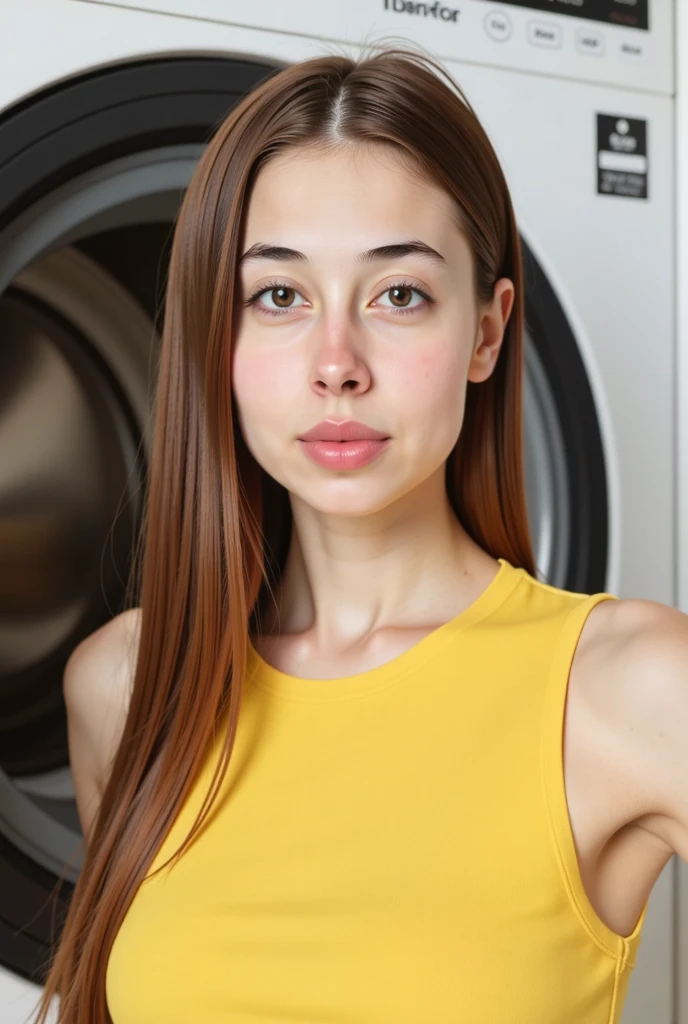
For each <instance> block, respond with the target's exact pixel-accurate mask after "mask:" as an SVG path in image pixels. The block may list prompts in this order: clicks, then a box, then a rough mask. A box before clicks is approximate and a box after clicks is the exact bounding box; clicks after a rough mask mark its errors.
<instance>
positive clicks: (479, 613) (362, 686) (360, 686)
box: [246, 558, 522, 703]
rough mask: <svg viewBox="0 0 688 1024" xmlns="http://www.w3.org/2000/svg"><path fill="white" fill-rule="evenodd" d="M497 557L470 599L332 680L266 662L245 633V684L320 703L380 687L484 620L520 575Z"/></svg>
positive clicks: (400, 676)
mask: <svg viewBox="0 0 688 1024" xmlns="http://www.w3.org/2000/svg"><path fill="white" fill-rule="evenodd" d="M497 561H498V562H499V563H500V564H499V569H498V570H497V572H496V573H495V575H494V576H493V578H492V580H491V581H490V583H488V585H487V587H486V588H485V589H484V590H483V591H482V593H481V594H479V595H478V597H477V598H476V599H475V601H473V603H472V604H470V605H468V607H467V608H464V609H463V611H461V612H459V614H458V615H456V616H455V617H454V618H453V619H450V620H449V621H448V622H445V623H443V624H442V625H441V626H438V627H437V628H436V629H433V630H432V632H430V633H428V634H427V635H426V636H424V637H423V638H422V639H421V640H419V641H418V642H417V643H415V644H414V645H413V646H412V647H410V648H409V649H408V650H406V651H403V652H402V653H401V654H399V655H397V657H396V658H392V660H391V661H388V662H386V663H385V664H384V665H378V666H377V668H372V669H368V671H366V672H358V673H356V674H355V675H350V676H339V677H337V678H335V679H305V678H303V677H302V676H292V675H289V674H288V673H286V672H282V671H281V670H280V669H278V668H275V667H274V666H273V665H270V664H269V663H268V662H267V661H265V659H264V658H263V657H262V655H260V654H259V653H258V651H257V650H256V649H255V647H254V646H253V644H252V642H251V639H250V637H249V639H248V654H247V664H246V686H249V685H255V686H257V687H258V688H259V689H261V690H264V691H267V692H269V693H271V694H273V695H275V696H278V697H283V698H285V699H287V700H295V701H314V702H320V703H324V702H326V701H337V700H349V699H351V698H354V697H361V696H363V695H365V694H368V693H373V692H375V691H376V690H380V689H384V688H385V687H387V686H389V685H390V684H391V683H394V682H396V681H397V680H398V679H401V678H402V677H403V676H406V675H408V674H409V673H410V672H415V671H417V670H418V669H419V668H421V667H423V666H424V665H425V664H426V663H427V662H428V661H430V660H431V659H432V658H435V657H436V656H437V655H438V654H439V653H440V652H441V651H442V650H444V648H445V646H446V644H447V643H448V642H449V641H450V640H452V639H453V638H454V637H456V636H457V634H458V633H462V632H464V631H465V630H466V629H468V628H469V627H470V626H473V625H475V623H476V622H478V621H479V620H480V619H484V618H485V616H486V615H489V614H490V613H491V612H493V611H494V610H495V609H496V608H497V607H498V606H499V605H500V604H501V603H502V602H503V601H504V600H505V599H506V598H507V597H508V596H509V594H510V593H511V591H512V590H513V589H514V587H515V586H516V584H517V583H518V581H519V580H520V578H521V575H522V570H521V569H516V568H514V566H513V565H511V563H510V562H508V561H507V560H506V559H505V558H499V559H497Z"/></svg>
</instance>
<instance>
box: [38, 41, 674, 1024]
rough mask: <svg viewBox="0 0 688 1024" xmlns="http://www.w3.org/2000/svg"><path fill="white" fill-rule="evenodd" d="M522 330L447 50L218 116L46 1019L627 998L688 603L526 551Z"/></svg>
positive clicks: (670, 782) (541, 1019) (173, 325)
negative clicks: (560, 572) (610, 590)
mask: <svg viewBox="0 0 688 1024" xmlns="http://www.w3.org/2000/svg"><path fill="white" fill-rule="evenodd" d="M522 332H523V285H522V280H521V266H520V258H519V239H518V234H517V229H516V225H515V222H514V215H513V211H512V207H511V203H510V199H509V194H508V191H507V187H506V184H505V181H504V177H503V175H502V172H501V170H500V167H499V164H498V161H497V159H496V156H495V154H494V152H493V150H492V148H491V146H490V143H489V141H488V139H487V137H486V135H485V133H484V131H483V130H482V128H481V126H480V124H479V123H478V120H477V119H476V117H475V115H474V113H473V112H472V110H471V109H470V107H469V106H468V104H467V103H466V102H465V100H464V98H463V97H462V95H461V93H460V91H459V90H458V88H457V87H456V86H455V84H454V83H453V82H452V80H451V79H450V78H449V76H447V75H446V74H445V72H444V71H443V69H442V67H441V65H439V63H435V62H434V61H433V60H432V59H431V58H429V57H427V56H425V55H423V54H422V53H420V52H417V51H416V50H415V49H413V48H410V47H406V48H405V47H390V46H387V47H384V46H383V47H380V48H378V49H377V50H373V51H369V52H366V53H364V54H363V55H362V56H361V58H360V59H359V60H357V61H354V60H352V59H349V58H348V57H344V56H339V55H326V56H322V57H319V58H317V59H312V60H308V61H304V62H302V63H299V64H297V65H295V66H292V67H289V68H287V69H285V70H282V71H280V72H279V73H275V74H273V75H271V76H270V77H268V78H267V79H266V80H264V81H263V82H262V83H261V85H260V86H259V87H258V88H257V89H256V90H255V91H254V92H252V93H251V94H250V95H248V96H246V97H245V98H244V99H243V100H242V102H241V103H239V105H238V106H237V107H236V108H235V109H234V110H233V111H232V112H231V113H230V115H229V116H228V117H227V119H226V121H225V122H224V123H223V124H222V125H221V126H220V128H219V130H218V131H217V133H216V134H215V136H214V138H213V140H212V142H211V143H210V145H209V146H208V148H207V150H206V152H205V154H204V156H203V159H202V160H201V162H200V165H199V166H198V169H197V171H196V173H195V175H194V178H193V180H192V182H191V184H190V187H189V189H188V192H187V194H186V197H185V199H184V202H183V205H182V208H181V211H180V214H179V219H178V223H177V225H176V232H175V236H174V245H173V251H172V256H171V264H170V272H169V283H168V292H167V302H166V312H165V322H164V332H163V339H162V353H161V363H160V370H159V383H158V391H157V398H156V435H155V448H154V457H153V463H152V467H151V476H150V487H149V497H148V510H147V522H146V528H145V533H144V538H143V539H144V543H143V546H142V570H141V586H140V590H138V591H137V595H136V597H137V601H138V604H136V605H133V604H132V607H128V610H127V611H126V612H124V613H123V614H122V615H119V616H117V617H116V618H115V619H113V621H112V622H110V623H108V624H107V625H106V626H104V627H103V628H101V629H100V630H99V631H98V632H97V633H95V634H93V635H92V636H91V637H89V638H87V640H86V641H84V642H83V643H82V644H81V645H80V646H79V647H78V648H77V650H76V651H75V652H74V653H73V655H72V657H71V658H70V661H69V664H68V666H67V670H66V672H65V696H66V700H67V708H68V715H69V729H70V756H71V758H72V768H73V772H74V777H75V783H76V787H77V798H78V804H79V810H80V814H81V817H82V823H83V826H84V834H85V836H86V838H87V840H88V849H87V856H86V858H85V862H84V866H83V869H82V872H81V876H80V879H79V882H78V885H77V887H76V891H75V893H74V897H73V899H72V901H71V904H70V907H69V913H68V916H67V918H66V921H65V923H64V927H63V930H62V935H61V941H60V943H59V947H58V948H57V949H56V951H55V955H54V958H53V961H52V963H51V965H50V971H49V973H48V974H47V979H46V982H45V990H44V999H43V1002H42V1014H43V1015H44V1014H45V1012H46V1008H47V1005H48V1001H49V1000H50V998H51V997H52V996H53V995H54V994H56V993H57V994H59V996H60V1005H61V1010H60V1013H61V1016H60V1018H59V1021H60V1024H106V1022H114V1024H142V1022H144V1021H145V1022H146V1024H154V1022H157V1021H161V1022H162V1021H164V1022H165V1024H181V1022H184V1024H187V1022H189V1021H192V1020H193V1021H203V1024H215V1022H218V1024H219V1022H220V1021H222V1022H230V1021H231V1022H237V1024H239V1022H241V1024H244V1022H249V1021H251V1022H261V1024H275V1022H277V1021H290V1022H294V1024H297V1022H298V1024H305V1022H313V1024H316V1022H317V1024H324V1022H325V1021H331V1022H332V1024H344V1022H347V1024H354V1022H357V1024H358V1022H360V1024H364V1022H365V1024H369V1022H383V1021H384V1022H388V1021H394V1022H395V1024H406V1022H408V1024H418V1022H420V1021H432V1022H435V1021H437V1022H440V1021H441V1022H443V1024H445V1022H449V1021H462V1022H470V1024H496V1022H500V1024H507V1022H508V1024H526V1022H527V1024H553V1022H555V1021H556V1022H557V1024H569V1022H570V1024H574V1022H575V1024H612V1022H617V1021H619V1019H620V1015H621V1008H622V1004H623V1000H624V995H625V993H626V990H627V985H628V980H629V974H630V971H631V969H632V967H633V963H634V960H635V956H636V952H637V949H638V945H639V941H640V934H641V928H642V922H643V919H644V916H645V908H646V905H647V900H648V897H649V895H650V892H651V890H652V886H653V884H654V882H655V881H656V879H657V877H658V876H659V874H660V872H661V870H662V868H663V867H664V865H665V864H666V863H667V861H668V860H669V858H670V857H671V856H672V854H673V853H674V852H675V851H677V852H679V853H680V854H681V855H682V856H683V857H684V858H686V857H688V783H687V781H686V780H687V778H688V753H687V745H686V743H685V737H686V725H687V723H688V624H687V622H686V618H685V617H684V616H683V615H682V614H680V613H679V612H678V611H676V610H673V609H670V608H667V607H665V606H663V605H658V604H656V603H653V602H648V601H640V600H623V601H621V600H616V599H614V597H613V595H611V594H605V593H599V594H593V595H586V594H578V593H571V592H567V591H564V590H560V589H557V588H555V587H552V586H549V585H547V584H544V583H542V582H539V581H538V580H537V579H536V576H535V573H536V569H535V565H534V562H533V555H532V550H531V546H530V541H529V536H528V527H527V518H526V508H525V500H524V481H523V463H522V451H521V386H522V385H521V379H522V360H523V351H522ZM113 679H114V680H115V682H114V683H113ZM240 706H241V713H239V710H240ZM40 1019H41V1021H43V1020H44V1019H45V1018H44V1016H41V1018H40Z"/></svg>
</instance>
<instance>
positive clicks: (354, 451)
mask: <svg viewBox="0 0 688 1024" xmlns="http://www.w3.org/2000/svg"><path fill="white" fill-rule="evenodd" d="M390 440H391V438H390V437H389V436H388V435H387V434H383V433H382V432H381V431H379V430H374V429H373V428H372V427H367V426H366V425H365V424H364V423H359V422H358V421H356V420H345V421H344V422H342V423H335V422H333V421H332V420H323V422H322V423H318V424H317V426H315V427H312V428H311V429H310V430H308V431H307V432H306V433H305V434H302V435H301V436H300V437H299V442H300V443H301V445H302V447H303V449H304V451H305V453H306V455H308V457H309V458H311V459H312V460H313V462H315V463H317V464H318V465H319V466H324V467H325V468H326V469H338V470H340V469H360V467H361V466H366V465H368V463H369V462H372V461H373V459H376V458H377V456H378V455H380V454H381V453H382V452H383V451H384V449H385V448H387V446H388V445H389V442H390Z"/></svg>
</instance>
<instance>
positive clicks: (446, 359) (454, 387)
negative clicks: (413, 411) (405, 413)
mask: <svg viewBox="0 0 688 1024" xmlns="http://www.w3.org/2000/svg"><path fill="white" fill-rule="evenodd" d="M464 362H465V360H464V359H463V358H462V355H461V346H460V345H459V344H458V343H457V342H454V341H453V342H452V343H451V344H444V345H436V346H433V348H432V349H429V350H425V351H423V352H419V353H418V354H417V355H414V356H413V357H411V358H409V359H408V360H405V361H404V362H403V365H401V363H400V364H398V366H397V380H396V382H395V385H396V387H395V389H396V388H399V393H400V394H403V395H404V396H405V397H404V402H405V404H406V401H408V403H409V408H417V409H418V410H419V411H424V410H427V409H428V408H433V409H436V410H437V412H439V411H440V410H441V411H442V413H443V414H445V413H446V412H447V411H448V409H447V407H446V406H448V405H449V406H452V407H457V406H458V404H459V399H460V396H461V386H462V383H463V382H464V380H465V377H466V367H465V366H464Z"/></svg>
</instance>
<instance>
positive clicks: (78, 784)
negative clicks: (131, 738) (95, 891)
mask: <svg viewBox="0 0 688 1024" xmlns="http://www.w3.org/2000/svg"><path fill="white" fill-rule="evenodd" d="M138 613H139V609H130V610H128V611H126V612H123V613H122V614H120V615H117V616H115V618H114V619H112V620H111V621H110V622H107V623H106V624H105V625H104V626H101V627H100V628H99V629H97V630H96V631H95V632H94V633H91V634H90V635H89V636H87V637H86V638H85V639H84V640H82V641H81V643H80V644H79V645H78V646H77V647H75V648H74V650H73V651H72V653H71V654H70V656H69V659H68V661H67V664H66V665H65V669H64V674H63V687H62V688H63V693H64V699H65V706H66V709H67V742H68V746H69V764H70V768H71V772H72V779H73V782H74V792H75V796H76V804H77V811H78V813H79V820H80V822H81V828H82V832H83V834H84V839H85V841H86V844H87V845H88V842H89V840H90V837H91V833H92V829H93V825H94V822H95V819H96V817H97V814H98V810H99V808H100V801H101V798H102V794H103V792H104V791H105V786H106V784H107V781H108V774H109V770H110V767H111V765H112V762H113V761H114V758H115V755H116V753H117V748H118V746H119V742H120V739H121V736H122V730H123V728H124V723H125V721H126V715H127V710H128V706H129V696H130V692H131V684H132V681H133V672H134V668H135V655H136V649H137V643H136V641H137V636H136V630H137V627H138V620H139V615H138Z"/></svg>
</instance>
